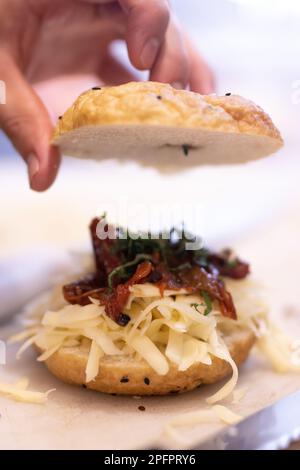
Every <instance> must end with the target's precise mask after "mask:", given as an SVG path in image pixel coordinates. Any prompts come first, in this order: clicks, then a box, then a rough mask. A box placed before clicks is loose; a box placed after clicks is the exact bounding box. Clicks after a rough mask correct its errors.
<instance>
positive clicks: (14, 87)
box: [0, 0, 213, 191]
mask: <svg viewBox="0 0 300 470" xmlns="http://www.w3.org/2000/svg"><path fill="white" fill-rule="evenodd" d="M0 18H1V22H2V24H1V29H0V80H4V82H5V83H6V90H7V103H6V105H1V106H0V127H2V129H3V130H4V132H5V133H6V134H7V135H8V137H9V138H10V139H11V140H12V142H13V144H14V146H15V147H16V149H17V150H18V151H19V152H20V154H21V155H22V157H23V158H24V160H25V161H26V163H27V165H28V172H29V179H30V186H31V188H32V189H34V190H36V191H43V190H45V189H47V188H48V187H49V186H50V185H51V183H52V182H53V181H54V179H55V176H56V173H57V170H58V167H59V161H60V155H59V152H58V149H57V148H56V147H53V146H50V145H49V140H50V138H51V134H52V129H53V126H52V123H51V119H50V116H49V114H48V111H47V109H46V107H45V104H44V103H43V102H42V100H41V99H40V98H39V97H38V95H37V94H36V93H35V91H34V89H33V88H32V86H31V85H30V84H35V83H37V82H41V81H44V80H48V79H51V78H58V77H61V76H65V75H74V74H79V73H80V74H86V73H93V74H96V75H97V76H98V77H99V79H100V78H101V79H102V80H104V81H105V83H108V84H119V83H122V82H126V81H129V80H132V79H134V77H133V75H132V74H131V73H130V72H129V70H127V69H126V68H125V67H124V66H123V65H121V63H120V62H118V61H117V59H116V58H115V57H113V55H112V54H111V52H110V50H109V45H110V43H111V42H112V41H113V40H115V39H122V40H124V41H126V44H127V49H128V55H129V59H130V61H131V63H132V65H133V66H134V67H135V68H137V69H139V70H149V71H150V79H151V80H154V81H161V82H169V83H171V84H173V85H174V86H177V87H182V88H184V87H186V86H189V87H190V88H191V89H192V90H194V91H198V92H200V93H210V92H212V90H213V78H212V73H211V71H210V69H209V68H208V66H207V65H206V63H205V61H204V60H203V59H202V58H201V56H200V55H199V54H198V52H197V51H196V49H195V48H194V46H193V45H192V43H191V42H190V41H189V39H188V37H187V35H186V34H185V33H184V32H183V31H182V30H181V28H180V26H179V24H178V23H177V21H176V19H175V18H174V17H173V16H172V14H171V12H170V9H169V4H168V2H167V1H166V0H118V1H117V0H0Z"/></svg>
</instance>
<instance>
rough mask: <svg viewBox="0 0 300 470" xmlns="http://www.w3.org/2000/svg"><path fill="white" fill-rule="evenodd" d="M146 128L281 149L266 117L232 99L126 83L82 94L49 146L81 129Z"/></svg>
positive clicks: (152, 84)
mask: <svg viewBox="0 0 300 470" xmlns="http://www.w3.org/2000/svg"><path fill="white" fill-rule="evenodd" d="M116 124H123V125H127V124H142V125H145V124H148V125H155V126H157V125H159V126H171V127H176V128H178V127H179V128H198V129H207V130H210V131H219V132H228V133H245V134H250V135H257V136H268V137H270V138H272V139H275V140H277V141H278V144H279V146H280V145H281V144H282V138H281V136H280V133H279V131H278V130H277V129H276V127H275V126H274V124H273V122H272V120H271V119H270V117H269V116H268V115H267V114H266V113H265V112H264V111H263V110H262V109H261V108H260V107H259V106H257V105H255V104H254V103H253V102H251V101H249V100H247V99H245V98H242V97H241V96H238V95H230V96H214V95H200V94H198V93H194V92H191V91H186V90H177V89H175V88H172V87H171V86H170V85H168V84H164V83H156V82H130V83H126V84H124V85H120V86H114V87H103V88H101V89H100V90H93V89H91V90H88V91H86V92H85V93H82V94H81V95H80V96H79V97H78V98H77V100H76V101H75V103H74V104H73V105H72V106H71V107H70V108H69V109H68V110H67V111H66V112H65V114H64V115H63V116H62V118H61V119H60V120H59V121H58V123H57V126H56V128H55V131H54V136H53V143H57V142H58V140H59V137H60V136H62V135H63V134H65V133H66V132H69V131H73V130H74V129H78V128H80V127H84V126H91V125H92V126H94V125H116Z"/></svg>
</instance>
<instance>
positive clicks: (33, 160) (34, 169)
mask: <svg viewBox="0 0 300 470" xmlns="http://www.w3.org/2000/svg"><path fill="white" fill-rule="evenodd" d="M26 161H27V166H28V176H29V182H30V187H31V188H32V186H33V180H34V177H35V176H36V175H37V174H38V172H39V169H40V163H39V161H38V158H37V156H36V155H35V154H34V153H31V154H30V155H29V157H28V158H27V160H26Z"/></svg>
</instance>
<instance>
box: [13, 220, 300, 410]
mask: <svg viewBox="0 0 300 470" xmlns="http://www.w3.org/2000/svg"><path fill="white" fill-rule="evenodd" d="M99 222H100V219H94V220H93V221H92V223H91V226H90V229H91V235H92V242H93V249H94V257H93V259H92V260H91V259H89V261H88V263H87V264H88V267H87V268H85V269H84V275H83V276H81V277H80V279H79V280H78V279H77V280H75V281H74V280H72V281H71V282H68V283H64V284H63V285H61V286H58V287H57V288H56V289H55V290H54V292H52V293H51V294H49V295H48V296H47V298H46V299H44V301H43V302H41V301H39V302H38V305H37V307H36V309H35V311H34V312H33V313H32V315H31V319H30V320H29V324H28V328H27V329H26V330H25V331H24V332H22V333H20V334H18V335H16V336H15V338H14V339H15V340H24V339H25V340H26V341H25V343H24V344H23V345H22V347H21V349H20V350H19V354H20V353H21V352H23V351H24V349H26V348H27V347H29V346H30V345H31V344H36V345H37V346H38V347H39V348H40V349H41V350H42V351H43V352H42V354H41V355H40V356H39V358H38V360H39V361H45V360H47V359H48V358H49V357H50V356H51V355H52V354H54V353H55V352H56V351H58V350H59V349H60V348H68V347H77V346H78V347H81V346H83V345H84V346H87V347H88V351H89V355H88V361H87V365H86V371H85V373H86V383H88V382H90V381H92V380H93V379H95V377H96V376H97V374H98V372H99V364H100V361H101V358H102V357H103V356H105V355H108V356H109V355H111V356H116V355H120V356H130V357H133V358H135V359H136V360H144V361H146V362H147V363H148V365H149V366H150V367H151V368H152V369H153V370H154V371H155V372H156V373H157V374H159V375H165V374H167V373H168V372H169V370H170V367H171V364H173V365H175V366H176V367H177V369H178V370H179V371H185V370H187V369H188V368H189V367H191V366H193V365H194V364H197V363H203V364H205V365H208V366H209V365H210V364H212V358H213V357H218V358H220V359H223V360H224V361H226V362H228V363H229V364H230V365H231V367H232V371H233V374H232V377H231V378H230V380H229V381H228V382H227V383H226V384H225V385H224V386H223V387H222V388H221V389H220V390H219V391H218V392H217V393H215V394H214V395H213V396H212V397H210V398H209V399H208V402H209V403H215V402H217V401H219V400H221V399H223V398H225V397H226V396H227V395H228V394H230V393H231V392H232V390H233V388H234V387H235V385H236V382H237V378H238V370H237V366H236V364H235V362H234V361H233V359H232V358H231V355H230V353H229V350H228V348H227V346H226V341H225V340H224V339H226V336H227V335H230V333H231V332H234V331H235V330H236V329H239V328H241V327H247V328H250V329H251V330H252V331H253V332H254V334H255V335H256V337H257V338H258V342H257V344H258V345H259V347H260V348H261V350H262V351H263V352H264V353H265V354H266V355H267V356H268V357H269V358H270V359H271V362H272V364H273V365H274V366H275V368H276V369H277V370H280V371H284V370H291V369H292V370H299V350H297V351H296V350H293V348H292V347H291V342H290V341H289V340H288V339H287V338H286V337H285V336H284V335H282V333H281V332H280V331H279V330H277V329H276V328H275V327H273V325H272V324H270V322H269V319H268V316H267V308H266V305H265V303H264V301H263V299H262V296H261V295H260V292H259V291H260V288H259V286H258V285H257V284H256V283H254V282H253V281H252V280H251V279H249V278H248V275H249V265H248V264H247V263H245V262H244V261H241V260H240V259H239V258H237V257H235V256H233V254H232V252H231V251H230V250H225V251H223V252H222V253H214V252H212V251H210V250H207V249H204V248H201V249H199V250H191V251H188V250H186V249H185V239H184V238H179V236H178V232H177V231H176V230H174V231H173V233H172V236H171V238H170V239H168V240H164V239H162V238H157V239H155V240H151V239H141V238H138V237H132V238H127V239H125V238H122V237H121V235H122V233H121V229H117V230H116V234H117V235H118V236H117V237H116V238H114V239H111V238H106V239H102V240H101V239H100V238H99V237H98V236H97V226H98V223H99ZM31 308H32V307H31Z"/></svg>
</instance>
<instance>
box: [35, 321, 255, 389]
mask: <svg viewBox="0 0 300 470" xmlns="http://www.w3.org/2000/svg"><path fill="white" fill-rule="evenodd" d="M224 341H225V343H226V345H227V347H228V350H229V352H230V355H231V357H232V359H233V360H234V362H235V363H236V364H237V365H240V364H242V363H243V362H244V361H245V360H246V359H247V357H248V354H249V352H250V350H251V348H252V346H253V344H254V342H255V336H254V334H253V332H252V331H251V330H250V329H248V328H246V327H237V328H235V329H233V330H232V331H231V332H230V334H227V335H225V336H224ZM36 348H37V350H38V351H39V352H40V353H42V352H43V350H42V349H41V348H38V347H37V346H36ZM88 355H89V345H88V344H86V343H85V344H82V345H81V346H78V347H67V348H65V347H62V348H60V349H59V350H58V351H57V352H55V353H54V354H53V355H52V356H50V357H49V358H48V359H47V360H46V361H45V363H46V365H47V367H48V369H49V370H50V371H51V372H52V374H54V375H55V376H56V377H57V378H59V379H60V380H62V381H63V382H66V383H69V384H72V385H79V386H83V387H85V388H88V389H91V390H96V391H98V392H104V393H110V394H117V395H168V394H173V393H182V392H187V391H189V390H193V389H195V388H196V387H198V386H199V385H201V384H213V383H215V382H218V381H220V380H222V379H223V378H225V377H227V376H228V375H230V373H231V372H232V368H231V366H230V364H229V363H228V362H226V361H224V360H222V359H219V358H217V357H215V356H213V357H212V364H211V365H205V364H203V363H200V362H199V363H196V364H193V365H192V366H191V367H190V368H188V369H187V370H185V371H179V370H178V367H177V366H176V365H175V364H172V363H171V364H170V369H169V371H168V373H167V374H165V375H158V374H157V373H156V372H155V371H154V370H153V369H152V368H151V367H150V366H149V365H148V364H147V363H146V362H145V361H144V360H143V359H141V360H136V359H135V358H133V357H130V356H107V355H106V356H103V357H102V358H101V359H100V362H99V372H98V375H97V376H96V377H95V378H94V380H92V381H91V382H88V383H86V381H85V377H86V376H85V370H86V365H87V361H88Z"/></svg>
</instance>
